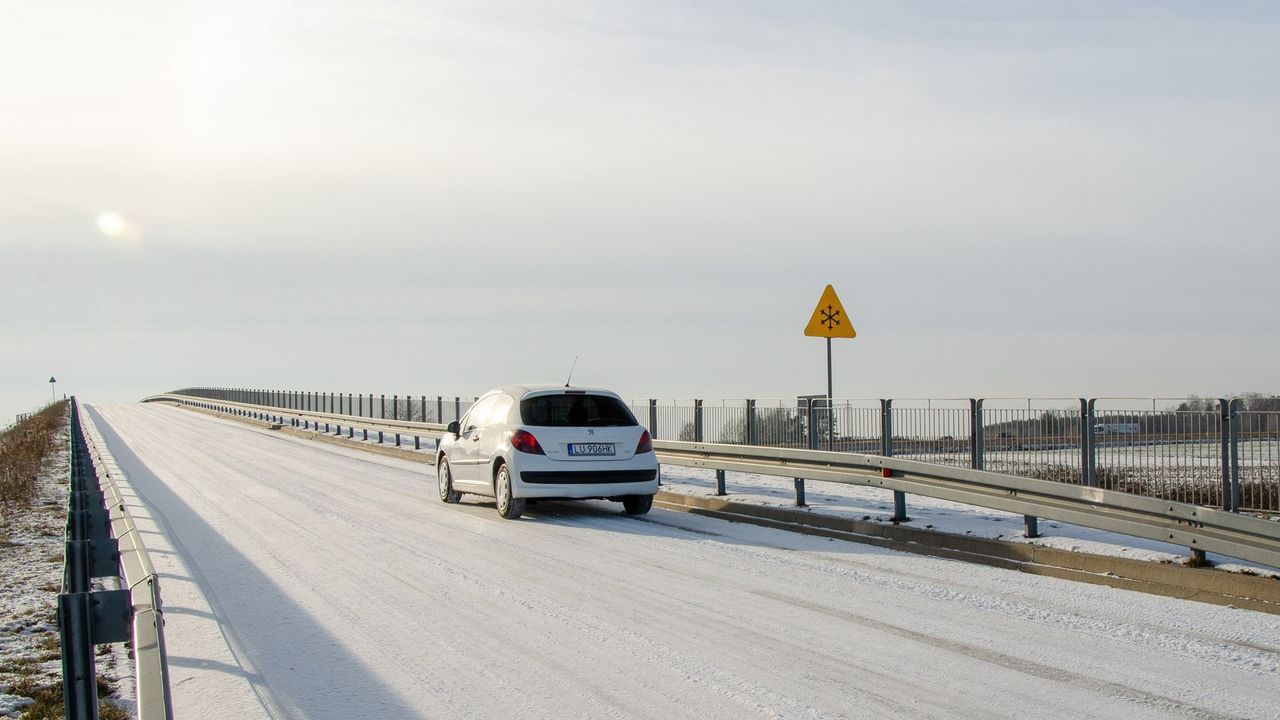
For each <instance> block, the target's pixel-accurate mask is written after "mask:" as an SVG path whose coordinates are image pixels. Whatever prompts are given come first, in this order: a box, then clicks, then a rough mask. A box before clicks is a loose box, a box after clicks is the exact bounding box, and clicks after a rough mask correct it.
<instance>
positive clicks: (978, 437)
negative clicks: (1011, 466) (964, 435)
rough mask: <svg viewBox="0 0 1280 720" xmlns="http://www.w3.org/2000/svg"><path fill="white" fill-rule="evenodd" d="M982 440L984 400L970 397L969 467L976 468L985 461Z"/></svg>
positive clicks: (980, 467)
mask: <svg viewBox="0 0 1280 720" xmlns="http://www.w3.org/2000/svg"><path fill="white" fill-rule="evenodd" d="M982 441H983V437H982V400H981V399H980V398H969V467H971V468H973V469H974V470H981V469H982V466H983V463H984V458H983V447H982Z"/></svg>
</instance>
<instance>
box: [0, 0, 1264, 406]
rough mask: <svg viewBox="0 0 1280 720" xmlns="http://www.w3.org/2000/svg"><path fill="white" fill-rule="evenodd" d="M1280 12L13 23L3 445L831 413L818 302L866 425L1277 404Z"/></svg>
mask: <svg viewBox="0 0 1280 720" xmlns="http://www.w3.org/2000/svg"><path fill="white" fill-rule="evenodd" d="M1224 6H1226V7H1225V8H1224ZM1276 8H1277V6H1275V5H1274V4H1273V3H1244V2H1240V3H1230V4H1222V3H1213V4H1205V3H1199V2H1170V3H1122V2H1112V1H1108V2H1097V3H1070V4H1067V5H1066V6H1064V5H1063V4H1060V3H1045V4H1043V5H1036V4H1033V3H1026V2H1011V3H999V2H982V1H973V2H915V3H904V2H863V3H854V2H789V3H773V2H740V3H728V2H703V3H688V2H654V1H652V0H650V1H645V2H613V3H599V2H558V3H546V4H545V5H544V4H540V3H526V2H500V3H478V2H456V3H449V2H434V3H424V2H408V1H405V2H385V1H373V2H361V3H328V4H324V3H289V2H275V1H271V0H257V1H255V2H219V3H201V2H185V3H184V2H129V1H128V0H124V1H122V2H118V3H113V4H111V5H110V6H109V7H108V6H107V5H103V4H101V3H90V2H41V3H9V4H8V5H6V6H5V7H4V8H3V9H0V88H3V92H0V301H2V302H3V306H4V308H5V312H4V314H3V316H2V319H0V422H3V421H4V420H7V419H11V418H12V416H13V415H14V414H15V413H16V412H19V411H22V410H25V409H28V408H30V407H32V406H34V405H36V404H38V403H39V402H41V401H42V399H47V398H48V391H49V387H48V384H47V382H46V381H47V380H48V378H49V376H50V375H56V376H57V377H58V379H59V381H61V384H60V386H59V388H60V389H66V390H68V391H69V392H75V393H78V394H79V395H81V396H82V397H83V398H84V399H86V400H90V401H113V400H129V399H135V398H137V397H140V396H143V395H146V394H150V393H152V392H159V391H164V390H168V389H172V388H175V387H182V386H187V385H197V384H200V385H204V384H208V385H215V384H216V385H238V386H246V385H248V386H258V387H289V388H305V389H317V390H334V391H355V392H360V391H365V392H370V391H372V392H381V391H385V392H388V393H391V392H397V391H402V392H410V393H414V394H424V393H425V394H446V395H452V394H475V393H479V392H482V391H484V390H485V389H487V388H488V387H490V386H493V385H497V384H501V383H506V382H510V381H529V380H534V381H541V380H551V381H555V380H559V379H562V378H563V376H564V374H565V373H566V372H567V370H568V367H569V364H570V362H571V361H572V359H573V356H574V355H580V356H581V359H580V360H579V363H578V372H577V375H576V379H577V380H579V381H581V382H583V383H590V384H602V385H607V386H611V387H614V388H616V389H618V390H619V391H620V392H622V393H624V394H625V395H628V396H659V397H694V396H702V397H712V398H714V397H759V398H767V397H787V396H794V395H796V394H798V393H809V392H821V391H822V390H823V389H824V385H825V366H824V360H825V356H824V348H823V344H822V341H820V340H816V339H811V338H806V337H803V336H802V335H801V330H802V329H803V327H804V325H805V323H806V322H807V320H808V316H809V313H810V312H811V310H812V309H813V305H814V303H815V302H816V301H817V299H818V297H819V295H820V294H821V291H822V288H823V286H824V285H825V284H826V283H828V282H829V283H832V284H834V285H835V287H836V289H837V291H838V292H839V293H840V295H841V297H842V299H843V300H844V303H845V306H846V307H847V309H848V310H849V312H850V313H851V315H852V317H853V320H854V323H855V326H856V327H857V329H858V333H859V337H858V338H857V339H856V340H853V341H844V342H838V344H837V345H836V352H835V360H836V365H835V376H836V394H837V395H839V396H844V397H923V396H946V397H956V396H990V397H996V396H1001V397H1008V396H1023V395H1034V396H1050V397H1060V396H1079V395H1086V396H1105V395H1112V396H1114V395H1125V396H1151V395H1159V396H1179V395H1184V394H1186V393H1201V394H1213V393H1231V392H1239V391H1247V390H1260V391H1278V390H1280V383H1277V382H1276V374H1275V370H1274V367H1275V364H1276V359H1277V357H1278V356H1280V354H1278V353H1280V334H1278V333H1277V329H1276V328H1277V326H1276V318H1277V316H1278V314H1280V312H1278V311H1280V297H1278V295H1277V291H1276V285H1275V282H1274V280H1273V278H1274V275H1275V269H1276V267H1277V266H1278V265H1280V243H1277V242H1276V239H1277V237H1276V236H1277V228H1278V227H1280V197H1277V195H1278V194H1280V193H1278V191H1280V182H1278V181H1277V178H1276V172H1277V168H1280V139H1278V134H1277V132H1276V128H1278V127H1280V72H1277V71H1278V70H1280V9H1276ZM107 212H114V213H118V214H119V215H120V216H121V218H123V220H124V227H123V229H122V230H120V232H119V233H118V234H117V235H116V236H115V237H108V236H107V235H105V234H104V233H103V232H102V230H101V229H100V226H99V225H100V223H99V220H100V217H101V216H102V214H103V213H107ZM103 227H110V223H107V224H106V225H103Z"/></svg>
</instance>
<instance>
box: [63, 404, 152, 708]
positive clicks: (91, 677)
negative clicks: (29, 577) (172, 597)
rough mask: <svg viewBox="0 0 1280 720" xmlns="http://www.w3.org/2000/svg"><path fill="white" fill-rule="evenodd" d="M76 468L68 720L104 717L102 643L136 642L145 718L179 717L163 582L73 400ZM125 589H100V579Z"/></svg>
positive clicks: (69, 539) (66, 658)
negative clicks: (172, 691) (172, 693)
mask: <svg viewBox="0 0 1280 720" xmlns="http://www.w3.org/2000/svg"><path fill="white" fill-rule="evenodd" d="M70 412H71V423H70V424H71V471H70V479H69V486H68V492H69V498H68V511H67V530H66V553H65V560H64V565H63V584H62V592H61V594H59V596H58V628H59V636H60V640H61V646H62V678H63V686H62V693H63V704H64V716H65V717H67V718H72V719H75V720H81V719H86V718H92V719H94V720H96V718H97V717H98V689H97V681H96V678H97V668H96V663H95V657H96V654H95V653H94V648H95V647H96V646H98V645H103V644H108V643H117V642H126V641H128V642H131V643H132V653H133V660H134V670H135V688H136V701H137V715H138V718H139V720H169V719H170V718H172V717H173V709H172V703H171V701H170V695H169V671H168V659H167V655H166V651H165V644H164V612H163V606H162V605H161V602H160V581H159V577H158V575H157V574H156V571H155V569H154V568H153V567H152V565H151V560H150V558H149V557H148V556H147V549H146V547H145V546H144V545H143V544H142V538H141V537H140V536H139V533H138V529H137V527H136V526H135V525H134V521H133V517H132V516H131V515H130V513H129V511H128V509H127V507H126V504H125V501H124V498H123V496H122V495H121V493H120V488H119V487H118V486H117V485H116V482H115V479H114V478H112V477H111V473H110V471H109V470H108V469H107V468H106V467H105V464H104V463H103V462H102V458H101V455H100V452H99V449H98V447H97V443H96V442H95V441H94V439H93V438H92V437H90V436H89V434H88V433H87V432H86V425H85V424H84V420H83V418H82V417H81V413H80V407H79V403H78V402H76V399H75V398H72V399H71V409H70ZM112 577H118V578H120V579H121V580H123V584H124V588H123V589H119V590H104V589H98V590H95V589H93V587H92V580H93V579H94V578H112Z"/></svg>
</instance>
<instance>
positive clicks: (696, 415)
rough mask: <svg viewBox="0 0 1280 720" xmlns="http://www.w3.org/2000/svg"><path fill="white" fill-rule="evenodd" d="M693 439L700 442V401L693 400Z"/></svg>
mask: <svg viewBox="0 0 1280 720" xmlns="http://www.w3.org/2000/svg"><path fill="white" fill-rule="evenodd" d="M693 439H694V441H695V442H702V401H701V400H694V401H693Z"/></svg>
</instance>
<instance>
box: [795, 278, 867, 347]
mask: <svg viewBox="0 0 1280 720" xmlns="http://www.w3.org/2000/svg"><path fill="white" fill-rule="evenodd" d="M804 334H805V335H808V336H809V337H824V338H853V337H857V335H858V333H856V332H854V330H853V322H851V321H850V320H849V314H848V313H846V312H845V311H844V305H841V304H840V298H839V297H837V296H836V289H835V288H833V287H831V286H830V285H828V286H827V289H826V290H823V291H822V299H821V300H819V301H818V307H816V308H814V309H813V317H810V318H809V324H808V325H806V326H805V327H804Z"/></svg>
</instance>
